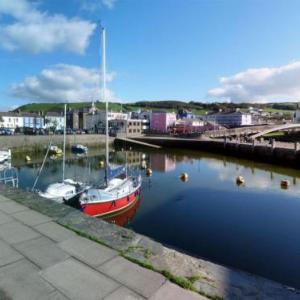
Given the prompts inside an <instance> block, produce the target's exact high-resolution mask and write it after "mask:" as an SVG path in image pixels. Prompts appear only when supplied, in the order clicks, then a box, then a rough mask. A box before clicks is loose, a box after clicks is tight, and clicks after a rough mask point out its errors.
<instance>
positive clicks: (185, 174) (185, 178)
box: [180, 173, 189, 181]
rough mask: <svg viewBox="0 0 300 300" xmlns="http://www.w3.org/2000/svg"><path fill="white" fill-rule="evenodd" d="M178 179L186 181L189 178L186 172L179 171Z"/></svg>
mask: <svg viewBox="0 0 300 300" xmlns="http://www.w3.org/2000/svg"><path fill="white" fill-rule="evenodd" d="M180 179H181V180H182V181H187V180H188V179H189V175H188V173H181V175H180Z"/></svg>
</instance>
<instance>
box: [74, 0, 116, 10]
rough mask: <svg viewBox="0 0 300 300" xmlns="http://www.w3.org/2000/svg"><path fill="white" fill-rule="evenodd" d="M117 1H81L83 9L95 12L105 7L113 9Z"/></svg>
mask: <svg viewBox="0 0 300 300" xmlns="http://www.w3.org/2000/svg"><path fill="white" fill-rule="evenodd" d="M116 1H117V0H98V1H95V0H80V2H81V9H83V10H86V11H89V12H95V11H97V10H99V9H101V8H103V7H107V8H109V9H113V8H114V6H115V3H116Z"/></svg>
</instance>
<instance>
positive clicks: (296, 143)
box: [294, 142, 299, 153]
mask: <svg viewBox="0 0 300 300" xmlns="http://www.w3.org/2000/svg"><path fill="white" fill-rule="evenodd" d="M294 147H295V148H294V149H295V153H297V151H298V150H299V143H298V142H295V144H294Z"/></svg>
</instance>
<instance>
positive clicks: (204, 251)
mask: <svg viewBox="0 0 300 300" xmlns="http://www.w3.org/2000/svg"><path fill="white" fill-rule="evenodd" d="M111 156H112V157H111V159H112V160H113V161H114V162H116V163H121V162H123V161H124V159H125V156H126V155H125V152H121V151H119V152H118V151H116V152H113V153H111ZM101 159H102V156H92V157H88V158H84V157H83V158H76V159H69V160H68V161H67V164H66V178H68V177H72V178H76V179H78V180H81V181H87V180H89V181H90V182H92V183H95V184H96V183H98V182H100V181H101V180H102V179H103V176H104V170H103V169H101V168H100V166H99V160H101ZM127 162H128V165H129V169H130V172H132V173H133V172H141V173H142V174H143V186H142V198H141V199H140V201H139V202H138V203H136V205H135V206H134V207H133V208H132V209H131V210H130V211H129V212H126V214H125V215H123V216H119V217H118V220H114V219H111V220H110V221H113V222H116V223H117V224H119V225H123V226H127V227H129V228H132V229H133V230H135V231H136V232H139V233H142V234H144V235H146V236H149V237H151V238H153V239H155V240H157V241H159V242H161V243H164V244H166V245H169V246H171V247H174V248H176V249H179V250H181V251H184V252H187V253H189V254H191V255H194V256H198V257H202V258H205V259H208V260H211V261H214V262H217V263H219V264H224V265H226V266H230V267H234V268H237V269H241V270H244V271H248V272H250V273H254V274H259V275H262V276H264V277H267V278H270V279H273V280H276V281H279V282H282V283H285V284H288V285H290V286H294V287H298V288H300V268H299V265H300V235H299V234H298V231H299V228H300V171H298V170H293V169H288V168H283V167H278V166H271V165H268V164H262V163H253V162H250V161H247V160H236V159H234V158H229V157H223V156H217V155H210V154H207V153H199V152H189V151H173V150H167V151H165V150H164V151H156V150H155V151H154V150H151V151H149V150H148V151H143V152H137V151H129V152H127ZM12 164H13V165H15V166H16V167H17V168H18V174H19V187H20V188H24V189H29V188H31V187H32V185H33V182H34V180H35V177H36V175H37V172H38V168H39V166H40V163H34V164H31V163H30V164H24V163H23V162H22V163H21V161H18V160H13V162H12ZM145 164H147V165H150V166H151V168H152V170H153V174H152V176H151V177H147V176H146V175H145V174H144V173H145V170H143V169H141V166H142V165H145ZM182 172H187V173H188V175H189V178H188V180H187V181H186V182H183V181H181V180H180V178H179V177H180V174H181V173H182ZM238 175H241V176H243V177H244V178H245V181H246V182H245V185H240V186H238V185H236V180H235V179H236V177H237V176H238ZM60 179H61V160H49V161H48V162H47V163H46V165H45V169H44V170H43V173H42V175H41V177H40V180H39V181H38V184H37V188H38V189H41V190H43V189H45V188H46V186H47V185H48V184H49V183H52V182H56V181H58V180H60ZM282 179H288V180H289V181H290V183H291V185H290V187H289V188H288V189H282V188H281V186H280V182H281V180H282Z"/></svg>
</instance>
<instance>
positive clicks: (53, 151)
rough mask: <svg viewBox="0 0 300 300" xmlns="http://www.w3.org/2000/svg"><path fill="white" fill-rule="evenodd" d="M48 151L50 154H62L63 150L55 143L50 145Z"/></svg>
mask: <svg viewBox="0 0 300 300" xmlns="http://www.w3.org/2000/svg"><path fill="white" fill-rule="evenodd" d="M49 152H50V153H51V154H55V155H62V154H63V151H62V150H61V149H60V148H59V147H57V146H55V145H52V146H50V148H49Z"/></svg>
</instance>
